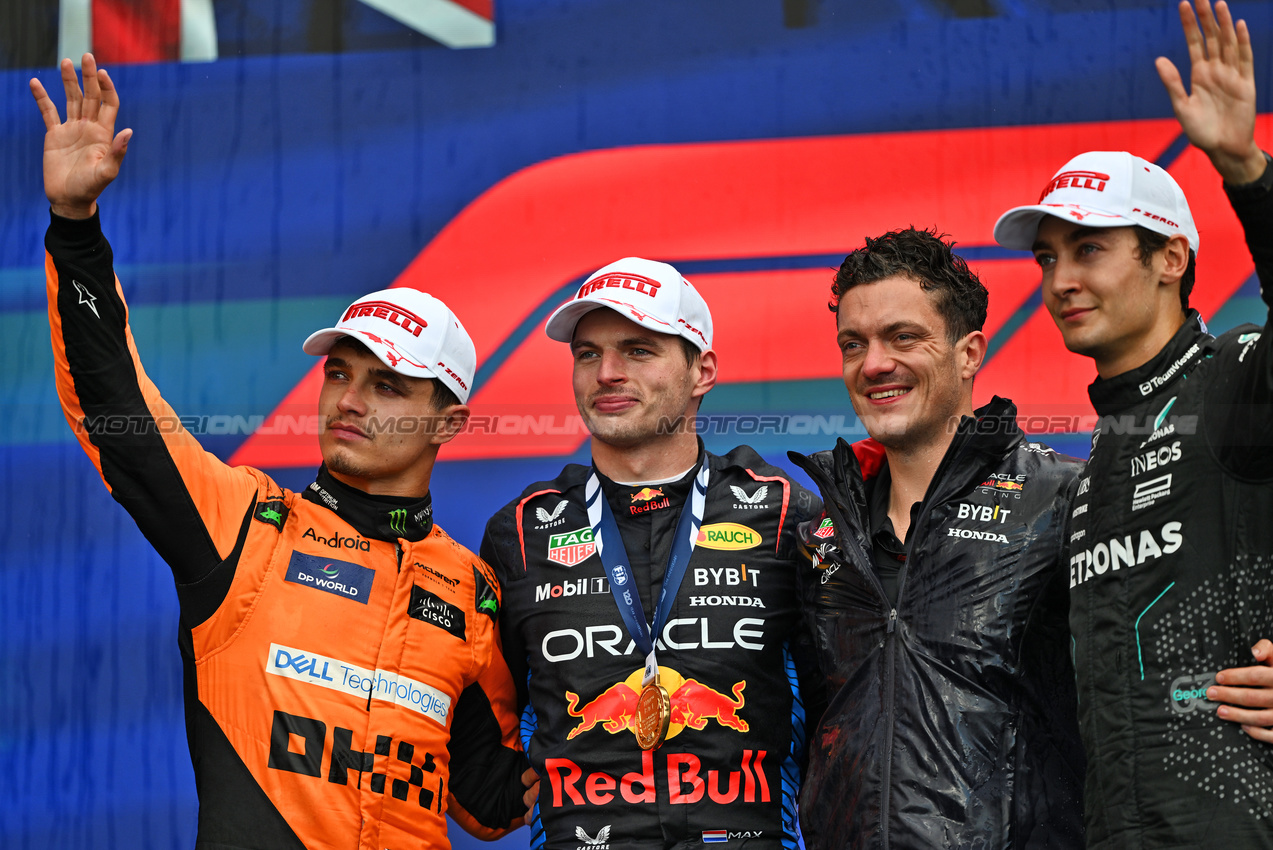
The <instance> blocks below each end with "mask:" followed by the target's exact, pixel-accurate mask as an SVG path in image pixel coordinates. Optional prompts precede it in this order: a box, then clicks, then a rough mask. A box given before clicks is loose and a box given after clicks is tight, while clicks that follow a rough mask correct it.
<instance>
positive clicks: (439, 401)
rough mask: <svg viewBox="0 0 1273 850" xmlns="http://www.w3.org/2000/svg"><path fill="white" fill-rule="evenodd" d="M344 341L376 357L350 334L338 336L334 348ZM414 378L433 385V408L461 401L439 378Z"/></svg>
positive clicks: (407, 376) (437, 408)
mask: <svg viewBox="0 0 1273 850" xmlns="http://www.w3.org/2000/svg"><path fill="white" fill-rule="evenodd" d="M342 343H343V344H347V345H349V346H351V347H353V348H355V349H357V350H359V351H362V352H365V353H366V354H369V355H371V356H372V357H376V355H375V354H373V353H372V351H371V349H370V348H368V347H367V346H365V345H363V343H362V341H361V340H358V339H355V338H354V337H352V336H349V335H348V334H346V335H345V336H342V337H340V338H338V339H337V340H336V341H335V342H333V343H332V348H335V347H336V346H338V345H341V344H342ZM327 350H328V352H330V351H331V348H329V349H327ZM376 359H377V360H379V359H380V358H378V357H376ZM385 368H386V369H387V368H389V367H387V366H386V367H385ZM403 377H404V378H411V376H410V375H403ZM412 380H415V381H419V380H425V381H428V382H429V383H430V384H431V385H432V386H433V409H434V410H444V409H445V408H448V407H451V406H453V405H456V404H459V403H460V397H459V396H457V395H456V394H455V391H454V390H452V389H451V388H450V387H448V386H447V385H446V384H444V383H442V382H441V381H439V380H438V379H437V378H412Z"/></svg>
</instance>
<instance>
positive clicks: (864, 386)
mask: <svg viewBox="0 0 1273 850" xmlns="http://www.w3.org/2000/svg"><path fill="white" fill-rule="evenodd" d="M836 327H837V329H838V332H839V333H838V336H837V342H838V343H839V346H840V352H841V354H842V355H843V363H844V385H845V387H846V388H847V389H848V391H849V398H850V400H851V401H852V402H853V409H854V410H855V411H856V412H857V415H858V418H859V419H861V420H862V424H863V425H864V426H865V427H866V430H867V432H868V433H869V434H870V435H871V436H872V437H873V438H875V439H876V440H878V441H879V442H880V443H882V444H884V446H885V447H886V448H888V449H892V450H897V451H918V450H922V449H925V448H929V447H940V448H943V449H944V447H945V445H948V444H949V442H950V440H951V438H952V437H953V436H954V433H955V427H956V426H957V425H958V423H959V418H960V416H963V415H971V414H972V378H973V375H975V374H976V372H977V369H978V367H980V365H981V359H982V357H983V356H984V354H985V336H984V335H983V334H982V333H981V332H980V331H973V332H972V333H969V334H967V335H966V336H964V337H963V338H962V339H960V340H958V341H957V342H955V343H953V344H952V343H951V342H950V340H949V338H948V336H947V330H946V322H945V320H944V319H943V318H942V316H941V314H940V313H938V312H937V307H936V305H935V304H934V299H933V298H932V296H930V295H929V294H928V293H927V292H925V291H924V290H923V289H922V288H921V287H920V285H919V283H918V282H916V281H915V280H913V279H911V278H909V277H904V276H901V275H896V276H893V277H888V278H884V279H883V280H879V281H876V282H875V283H866V284H859V285H857V286H854V287H852V288H851V289H849V290H848V291H846V292H845V293H844V294H843V296H841V298H840V305H839V309H838V310H837V311H836Z"/></svg>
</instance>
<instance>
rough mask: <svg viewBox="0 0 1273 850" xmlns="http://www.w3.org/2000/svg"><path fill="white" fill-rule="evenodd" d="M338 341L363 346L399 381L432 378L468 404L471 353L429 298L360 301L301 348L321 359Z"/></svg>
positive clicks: (384, 295)
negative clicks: (401, 377)
mask: <svg viewBox="0 0 1273 850" xmlns="http://www.w3.org/2000/svg"><path fill="white" fill-rule="evenodd" d="M343 336H348V337H353V338H354V339H356V340H358V341H359V342H361V343H362V344H363V345H365V346H367V348H368V349H370V350H371V353H372V354H374V355H376V356H377V357H379V358H380V360H381V362H383V363H384V364H385V365H386V366H388V367H389V368H390V369H392V370H393V371H395V372H397V373H398V374H399V375H406V376H407V377H410V378H437V379H438V380H439V381H441V382H442V383H443V384H445V385H446V386H447V387H450V389H451V391H452V392H454V393H455V395H456V397H457V398H459V400H460V401H461V402H465V403H467V402H468V400H469V388H470V387H472V386H473V375H474V374H476V372H477V349H475V348H474V347H473V340H471V339H469V334H468V331H466V330H464V325H462V324H460V320H459V319H457V318H456V317H455V314H454V313H452V312H451V309H450V308H449V307H447V306H446V305H445V304H443V303H442V302H441V301H439V300H438V299H436V298H434V297H433V296H432V295H429V294H427V293H424V292H421V291H420V290H418V289H411V288H410V287H406V286H402V287H398V288H396V289H382V290H380V291H379V292H372V293H370V294H369V295H364V296H363V297H362V298H359V299H358V300H357V301H355V302H354V303H353V304H350V305H349V306H348V307H347V308H345V312H344V313H342V314H341V317H340V321H339V322H337V323H336V326H335V327H331V328H324V329H323V330H321V331H316V332H314V333H312V334H310V335H309V338H308V339H306V340H305V344H304V345H302V346H301V347H302V348H303V349H304V350H305V353H306V354H316V355H320V356H321V355H323V354H326V353H327V352H329V351H331V348H332V346H333V345H334V344H335V343H336V340H338V339H340V338H341V337H343Z"/></svg>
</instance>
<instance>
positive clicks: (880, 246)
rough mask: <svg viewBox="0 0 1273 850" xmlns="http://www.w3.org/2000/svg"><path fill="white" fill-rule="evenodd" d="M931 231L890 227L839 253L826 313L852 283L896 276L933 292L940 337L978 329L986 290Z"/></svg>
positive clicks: (950, 244)
mask: <svg viewBox="0 0 1273 850" xmlns="http://www.w3.org/2000/svg"><path fill="white" fill-rule="evenodd" d="M947 240H949V236H947V235H946V234H944V233H942V234H938V233H937V231H936V230H916V229H915V228H914V227H908V228H906V229H905V230H893V231H890V232H888V233H885V234H884V235H883V236H877V237H875V238H874V239H872V238H870V237H868V238H867V239H866V244H865V245H863V246H862V247H861V248H858V249H857V250H856V251H854V252H853V253H851V254H849V255H848V256H847V257H845V258H844V262H843V263H841V264H840V270H839V271H837V272H836V274H835V281H834V282H832V284H831V301H830V302H829V303H828V304H827V307H829V308H830V309H831V312H832V313H836V312H838V311H839V308H840V299H841V298H843V297H844V293H846V292H848V291H849V290H850V289H852V288H853V287H855V286H860V285H862V284H866V283H875V282H876V281H880V280H884V279H885V278H889V277H895V276H897V275H902V276H903V277H908V278H911V279H912V280H914V281H915V282H916V283H918V284H919V286H920V288H921V289H923V290H924V291H925V292H934V293H936V307H937V312H938V313H939V314H941V317H942V318H943V319H944V320H945V321H946V336H947V337H948V338H949V340H950V342H951V344H954V343H955V342H957V341H958V340H959V339H961V338H962V337H963V336H965V335H966V334H969V333H972V332H973V331H979V330H981V327H982V325H984V324H985V323H986V305H987V303H988V302H989V300H990V299H989V293H987V292H986V287H985V286H983V285H982V283H981V281H980V280H979V279H978V278H977V276H976V275H975V274H973V273H972V271H971V270H970V269H969V268H968V264H967V263H966V262H964V259H963V258H962V257H960V256H958V255H956V254H955V253H953V252H952V249H953V248H954V247H955V243H954V242H953V241H947Z"/></svg>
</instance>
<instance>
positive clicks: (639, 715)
mask: <svg viewBox="0 0 1273 850" xmlns="http://www.w3.org/2000/svg"><path fill="white" fill-rule="evenodd" d="M671 722H672V698H671V697H670V696H668V693H667V688H665V687H663V686H662V685H660V684H659V680H658V677H657V676H656V677H655V679H654V681H653V682H650V683H649V684H648V685H646V686H645V687H644V688H642V689H641V696H640V697H639V698H638V699H637V707H636V722H635V724H634V725H635V727H636V728H635V729H634V730H633V731H635V733H636V739H637V745H638V746H640V747H641V749H643V750H654V749H657V748H658V747H659V745H660V744H662V743H663V739H664V738H666V737H667V729H668V726H669V725H670V724H671Z"/></svg>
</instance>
